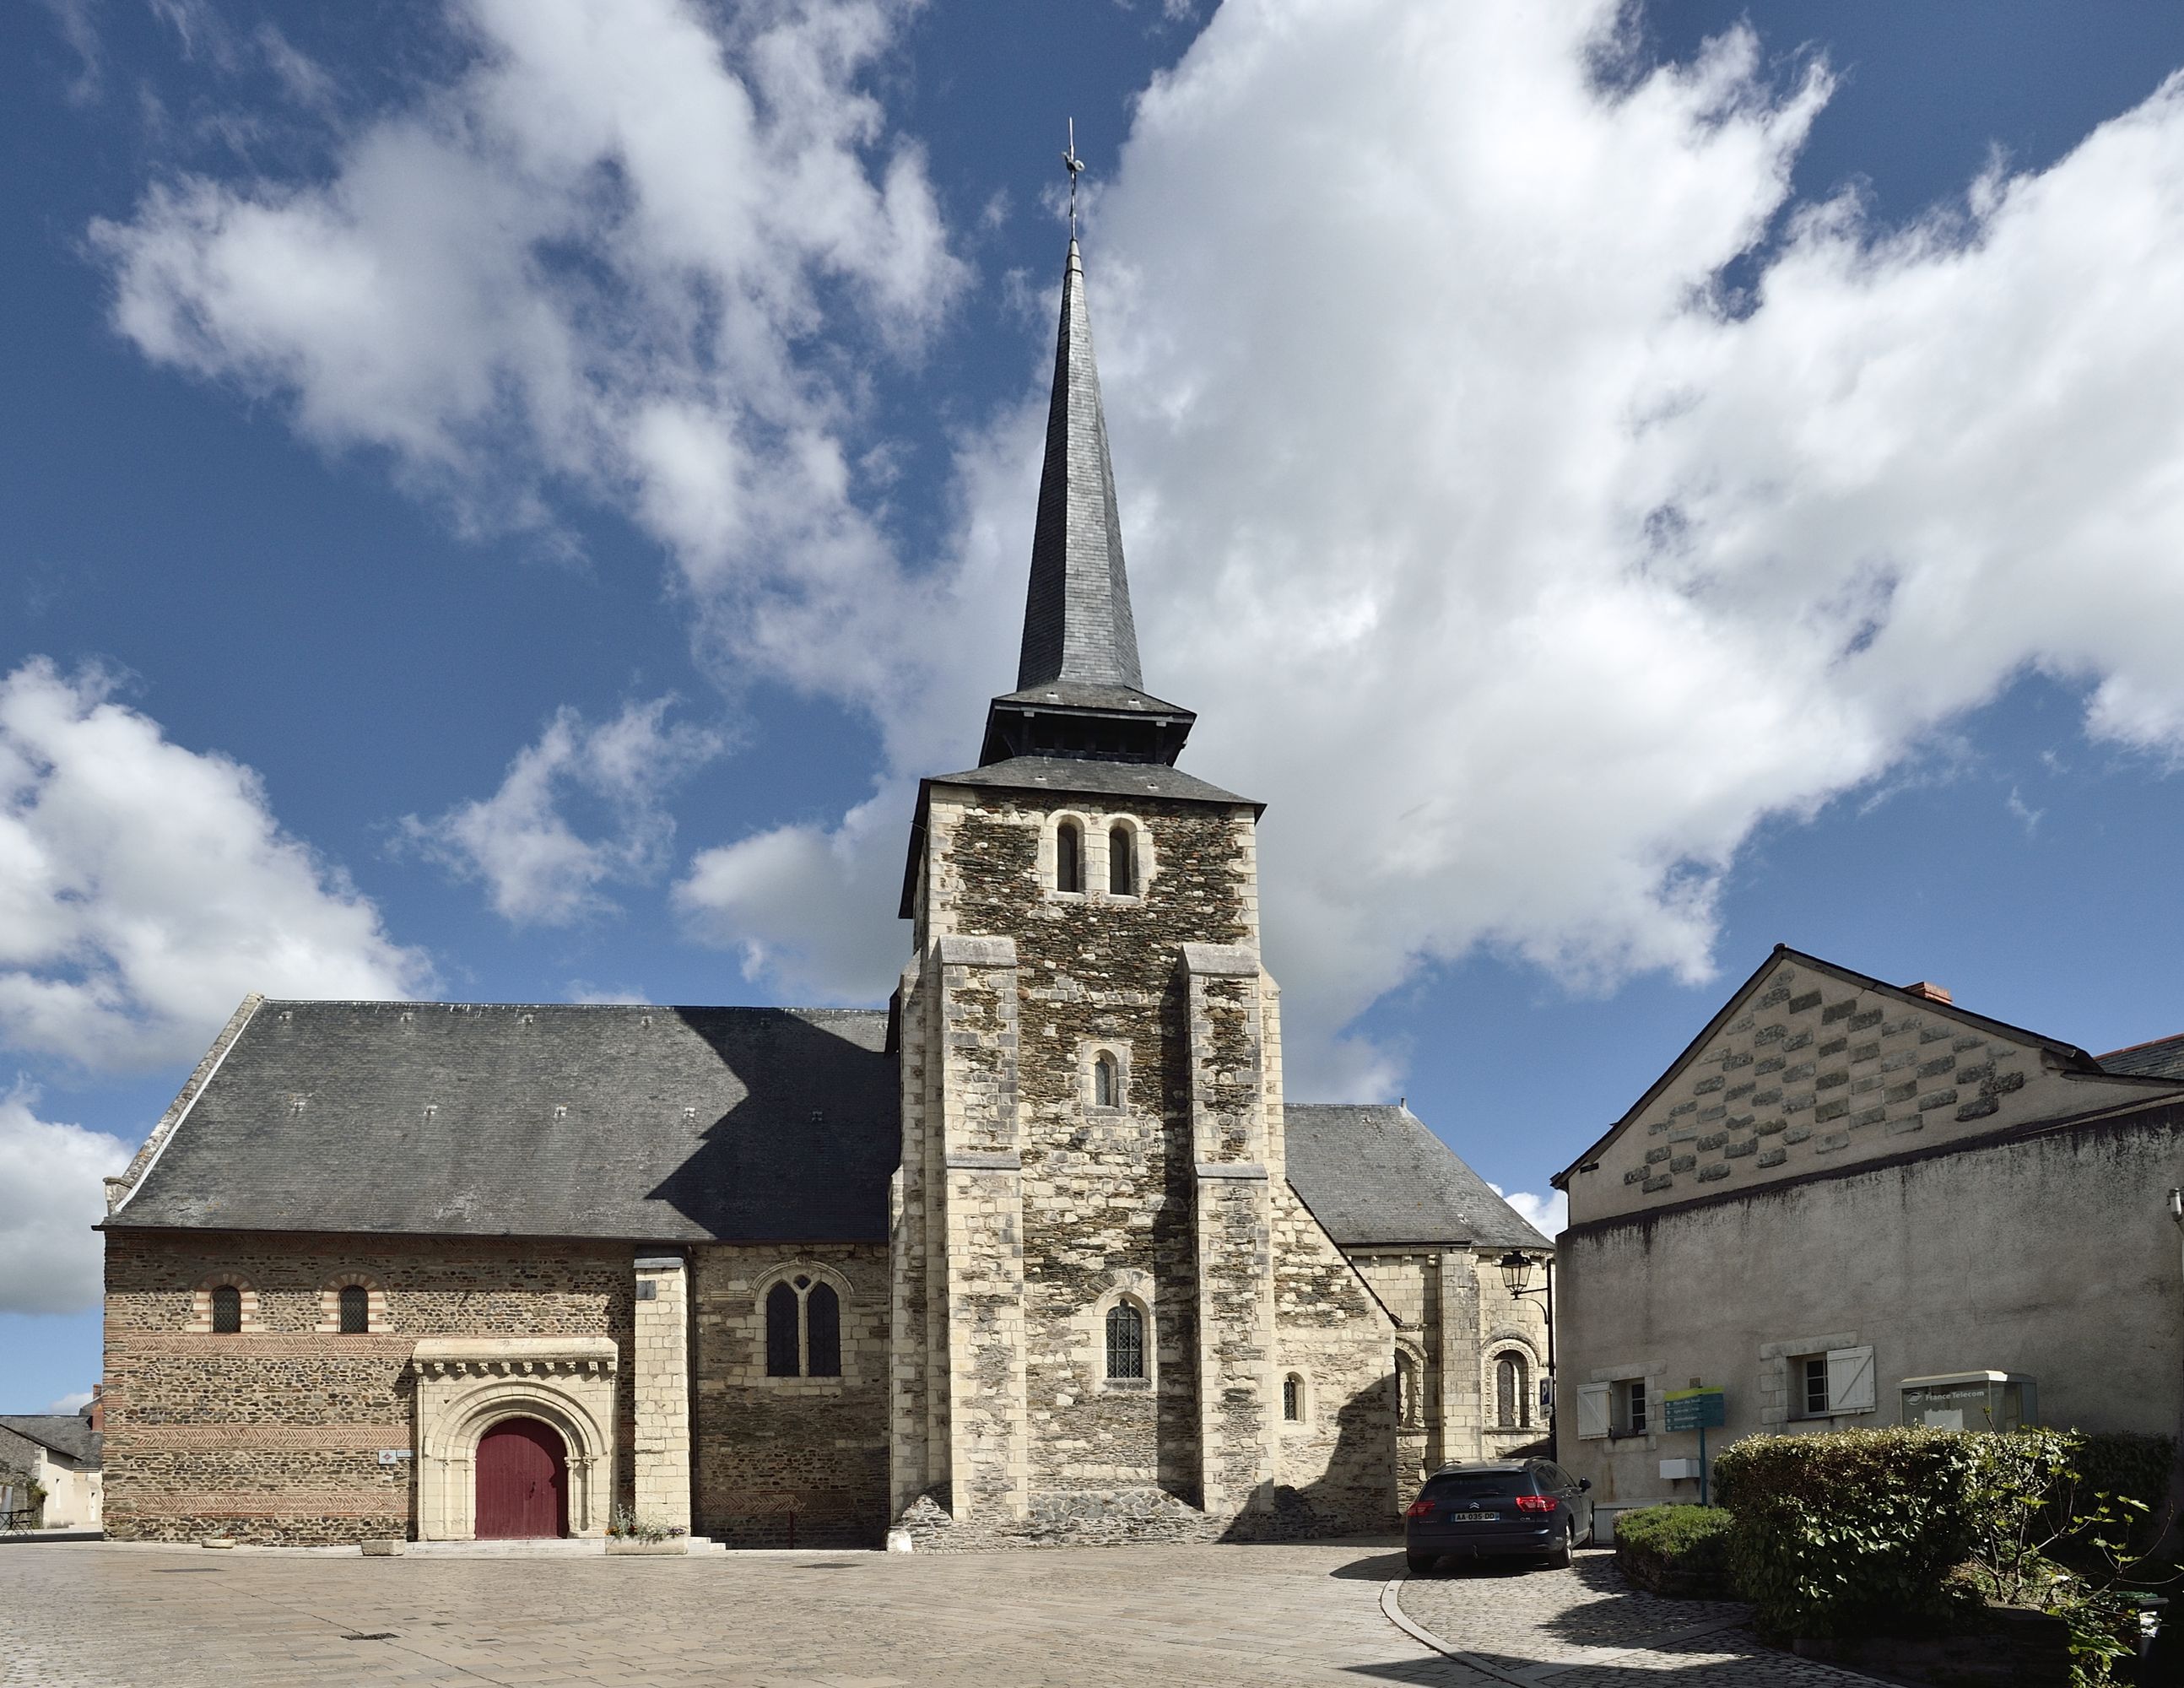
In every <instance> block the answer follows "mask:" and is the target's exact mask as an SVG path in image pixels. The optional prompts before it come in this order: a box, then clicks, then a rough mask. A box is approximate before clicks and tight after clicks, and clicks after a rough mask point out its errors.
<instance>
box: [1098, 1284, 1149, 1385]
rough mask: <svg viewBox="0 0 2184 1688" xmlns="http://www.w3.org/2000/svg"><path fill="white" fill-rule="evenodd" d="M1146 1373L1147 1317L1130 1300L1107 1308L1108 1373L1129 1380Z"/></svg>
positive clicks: (1115, 1377) (1110, 1375)
mask: <svg viewBox="0 0 2184 1688" xmlns="http://www.w3.org/2000/svg"><path fill="white" fill-rule="evenodd" d="M1107 1375H1108V1377H1109V1378H1111V1379H1123V1380H1125V1381H1127V1380H1128V1379H1134V1378H1142V1377H1144V1376H1145V1312H1144V1311H1143V1310H1142V1309H1141V1308H1139V1307H1138V1306H1136V1305H1135V1304H1134V1303H1132V1302H1129V1301H1117V1302H1116V1303H1115V1305H1114V1306H1112V1307H1110V1308H1108V1309H1107Z"/></svg>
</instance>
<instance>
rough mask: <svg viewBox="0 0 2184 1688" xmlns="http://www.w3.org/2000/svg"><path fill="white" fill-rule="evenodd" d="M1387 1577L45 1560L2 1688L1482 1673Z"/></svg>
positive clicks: (989, 1564)
mask: <svg viewBox="0 0 2184 1688" xmlns="http://www.w3.org/2000/svg"><path fill="white" fill-rule="evenodd" d="M1401 1565H1402V1558H1401V1555H1400V1554H1397V1553H1392V1552H1390V1551H1389V1550H1388V1549H1387V1548H1386V1547H1385V1546H1370V1545H1354V1544H1353V1545H1351V1546H1320V1545H1315V1546H1303V1547H1146V1548H1106V1549H1098V1550H1084V1551H1056V1552H1037V1553H1022V1554H1006V1555H1004V1554H981V1555H976V1556H964V1557H949V1556H938V1555H936V1556H932V1557H923V1556H919V1555H916V1554H911V1555H901V1554H880V1553H823V1552H805V1553H793V1554H792V1553H770V1554H729V1555H726V1556H714V1557H703V1558H689V1559H676V1558H659V1559H645V1558H620V1559H606V1558H582V1559H578V1558H561V1559H521V1558H516V1559H510V1558H496V1559H484V1558H480V1559H471V1558H426V1557H402V1558H398V1559H360V1558H334V1557H288V1556H285V1555H279V1554H271V1553H249V1552H240V1551H237V1552H209V1551H207V1550H205V1549H203V1548H177V1549H175V1550H171V1551H169V1550H162V1549H152V1548H143V1547H114V1546H98V1545H85V1546H63V1545H54V1546H41V1547H37V1548H15V1549H9V1550H5V1554H4V1557H0V1683H5V1684H7V1685H8V1688H30V1685H32V1684H35V1685H37V1688H197V1685H218V1688H287V1685H290V1684H332V1683H339V1684H342V1685H344V1688H346V1685H348V1684H352V1683H370V1684H381V1683H400V1684H428V1683H448V1684H461V1685H464V1688H476V1685H478V1684H482V1683H496V1684H507V1685H511V1688H513V1685H521V1688H547V1685H560V1684H569V1685H575V1684H609V1683H611V1684H615V1685H617V1688H668V1685H677V1688H679V1685H685V1684H696V1683H704V1684H707V1685H723V1688H747V1685H759V1684H766V1685H797V1688H811V1685H824V1688H852V1685H855V1688H893V1685H898V1684H904V1685H909V1684H915V1685H918V1688H926V1685H933V1688H955V1685H973V1688H1017V1685H1025V1688H1032V1685H1044V1684H1064V1683H1067V1684H1084V1683H1097V1684H1100V1685H1102V1688H1106V1685H1110V1684H1112V1685H1119V1688H1195V1685H1200V1684H1214V1683H1221V1684H1229V1683H1251V1684H1269V1685H1280V1688H1290V1685H1307V1684H1308V1685H1332V1684H1336V1683H1349V1684H1353V1685H1355V1684H1369V1683H1373V1682H1381V1683H1417V1684H1422V1685H1433V1688H1440V1685H1446V1688H1479V1685H1485V1684H1487V1683H1488V1681H1489V1679H1487V1678H1485V1677H1483V1676H1480V1675H1479V1674H1476V1673H1474V1672H1472V1671H1469V1670H1467V1669H1464V1668H1463V1666H1461V1665H1458V1664H1456V1663H1451V1661H1449V1660H1446V1659H1445V1658H1442V1657H1440V1655H1438V1654H1436V1653H1435V1652H1432V1651H1431V1650H1429V1649H1428V1648H1426V1647H1424V1646H1420V1645H1419V1644H1418V1642H1416V1641H1412V1639H1411V1638H1410V1637H1409V1636H1407V1635H1404V1634H1403V1633H1402V1632H1401V1630H1397V1629H1396V1627H1395V1626H1394V1625H1393V1624H1390V1623H1389V1621H1388V1620H1387V1618H1385V1616H1384V1615H1383V1614H1382V1613H1381V1611H1380V1609H1379V1594H1380V1590H1381V1587H1382V1585H1383V1584H1384V1583H1385V1580H1386V1579H1387V1578H1388V1577H1390V1576H1391V1575H1393V1574H1395V1573H1396V1571H1397V1570H1400V1569H1401ZM364 1636H379V1637H383V1639H379V1640H364V1639H359V1638H361V1637H364Z"/></svg>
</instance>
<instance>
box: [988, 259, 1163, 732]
mask: <svg viewBox="0 0 2184 1688" xmlns="http://www.w3.org/2000/svg"><path fill="white" fill-rule="evenodd" d="M1194 720H1195V716H1193V715H1192V714H1191V712H1190V710H1185V709H1178V707H1176V705H1173V704H1168V703H1163V702H1162V701H1161V700H1160V699H1158V698H1155V697H1151V696H1150V695H1148V694H1146V692H1145V677H1144V674H1143V671H1141V669H1140V668H1139V663H1138V630H1137V624H1136V621H1134V619H1133V617H1132V616H1131V613H1130V582H1129V576H1128V572H1127V571H1125V569H1124V567H1123V527H1122V521H1121V520H1120V518H1119V517H1118V516H1117V514H1116V506H1115V471H1114V465H1113V464H1112V461H1111V460H1110V459H1109V457H1108V454H1107V423H1106V415H1105V414H1104V413H1103V411H1102V409H1101V408H1100V370H1099V367H1098V365H1097V364H1096V363H1095V360H1094V358H1093V355H1092V319H1091V314H1090V312H1089V310H1088V309H1087V308H1086V305H1085V300H1084V259H1083V258H1082V257H1081V256H1080V255H1079V253H1078V248H1077V242H1076V241H1075V240H1074V239H1072V240H1071V241H1070V242H1069V261H1068V265H1067V268H1066V269H1065V270H1064V271H1063V274H1062V278H1061V326H1060V329H1059V331H1057V334H1056V342H1055V350H1054V392H1053V396H1052V398H1050V400H1049V401H1048V405H1047V413H1046V457H1045V463H1044V465H1042V467H1041V469H1040V472H1039V515H1038V521H1037V525H1036V526H1035V527H1034V532H1033V534H1032V544H1031V588H1030V590H1029V592H1028V593H1027V595H1026V598H1025V601H1024V628H1023V645H1022V651H1021V653H1020V655H1019V656H1018V659H1017V689H1016V690H1015V691H1013V692H1011V693H1010V694H1007V695H1006V696H1005V697H999V698H996V699H994V702H993V705H992V707H991V709H990V710H989V711H988V713H987V716H986V737H985V742H984V744H983V746H982V748H981V749H980V750H979V754H978V761H979V765H980V766H992V765H993V764H994V763H995V762H1000V761H1006V760H1010V759H1011V758H1014V757H1017V756H1061V757H1067V758H1072V759H1080V760H1100V761H1117V762H1151V763H1159V764H1162V765H1172V764H1173V762H1174V761H1175V759H1176V757H1177V755H1178V754H1180V753H1181V751H1182V749H1183V745H1184V739H1186V738H1189V737H1190V727H1191V722H1192V721H1194Z"/></svg>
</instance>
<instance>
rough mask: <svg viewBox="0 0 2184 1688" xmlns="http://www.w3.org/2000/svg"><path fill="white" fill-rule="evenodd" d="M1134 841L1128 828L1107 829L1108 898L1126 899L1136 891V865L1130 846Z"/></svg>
mask: <svg viewBox="0 0 2184 1688" xmlns="http://www.w3.org/2000/svg"><path fill="white" fill-rule="evenodd" d="M1134 842H1135V840H1134V838H1132V837H1131V836H1130V829H1129V828H1128V827H1109V828H1108V829H1107V893H1108V894H1109V895H1110V896H1115V897H1128V896H1132V895H1134V894H1136V891H1137V889H1138V875H1137V863H1136V861H1134V860H1133V859H1132V858H1133V852H1132V850H1131V848H1130V846H1131V845H1132V844H1134Z"/></svg>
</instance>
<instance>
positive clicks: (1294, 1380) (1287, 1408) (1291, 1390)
mask: <svg viewBox="0 0 2184 1688" xmlns="http://www.w3.org/2000/svg"><path fill="white" fill-rule="evenodd" d="M1282 1418H1284V1420H1285V1421H1286V1422H1288V1423H1291V1424H1301V1423H1304V1379H1302V1378H1301V1377H1299V1376H1298V1375H1297V1374H1296V1373H1295V1372H1291V1373H1290V1374H1289V1375H1288V1376H1287V1377H1285V1378H1284V1379H1282Z"/></svg>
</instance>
